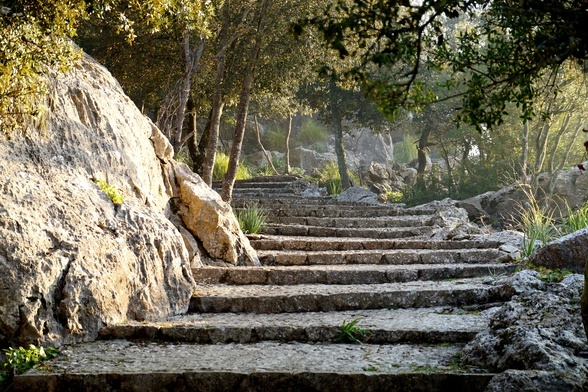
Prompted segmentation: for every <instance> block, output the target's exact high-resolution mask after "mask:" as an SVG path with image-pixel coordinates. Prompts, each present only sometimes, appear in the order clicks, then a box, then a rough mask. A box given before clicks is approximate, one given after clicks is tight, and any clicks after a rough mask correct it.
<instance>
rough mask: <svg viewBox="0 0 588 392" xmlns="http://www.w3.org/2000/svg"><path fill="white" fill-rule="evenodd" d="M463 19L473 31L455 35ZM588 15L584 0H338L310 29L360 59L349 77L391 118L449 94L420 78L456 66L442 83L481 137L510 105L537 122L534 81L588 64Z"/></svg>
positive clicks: (346, 54) (461, 116)
mask: <svg viewBox="0 0 588 392" xmlns="http://www.w3.org/2000/svg"><path fill="white" fill-rule="evenodd" d="M459 17H462V18H464V19H465V20H466V22H467V23H468V25H467V27H466V28H465V29H463V30H462V31H460V32H458V33H457V35H455V36H448V35H447V31H446V25H447V24H448V23H447V22H448V21H455V20H456V19H457V18H459ZM585 17H586V12H585V4H584V1H583V0H547V1H545V0H525V1H520V2H512V1H510V0H493V1H491V0H467V1H458V0H450V1H437V0H424V1H422V2H394V3H393V4H390V2H388V1H384V0H353V1H347V0H338V1H335V2H333V3H332V4H330V5H329V6H328V7H327V8H326V10H325V12H324V14H323V15H321V16H318V17H315V18H311V19H309V20H306V21H305V23H306V24H313V25H315V26H317V27H318V29H319V30H320V31H322V32H323V34H324V36H325V39H326V41H327V42H328V44H329V45H330V46H331V47H332V48H333V49H335V50H336V51H337V52H338V53H339V55H340V56H341V57H342V58H347V57H356V58H358V59H359V61H358V62H357V63H356V64H358V65H356V66H354V67H351V68H350V69H349V70H348V72H349V74H350V75H352V76H354V77H355V78H357V79H359V80H361V81H362V82H363V83H364V84H365V85H366V86H367V87H368V93H369V94H370V96H371V97H372V98H374V99H375V100H376V102H377V103H378V104H379V107H380V108H381V109H382V110H384V111H385V112H386V113H387V114H388V115H390V116H395V115H396V114H397V113H398V110H399V108H400V107H408V108H418V107H420V106H421V105H423V104H427V103H430V102H433V101H436V100H439V99H444V98H445V97H447V95H446V96H445V97H441V96H437V95H436V94H434V93H433V91H432V89H431V87H430V86H427V84H426V83H425V82H424V81H423V79H422V78H421V77H420V76H421V72H422V71H423V70H427V69H428V70H434V69H449V70H450V71H451V74H452V76H451V77H449V78H448V79H447V80H446V81H445V82H444V83H443V86H444V87H445V88H446V89H447V90H448V92H449V91H450V94H452V95H453V96H456V97H461V108H460V109H459V114H458V119H460V120H462V121H465V122H467V123H471V124H474V125H475V126H476V127H477V128H478V130H480V131H482V130H484V129H486V128H488V127H492V126H494V125H497V124H500V123H501V122H502V119H503V117H504V115H505V114H506V106H507V103H509V102H512V103H515V104H516V106H517V108H519V109H520V110H521V111H522V117H523V118H525V119H529V118H531V117H533V115H534V114H535V110H534V105H533V104H532V101H533V99H534V97H535V96H536V95H537V94H539V93H540V89H536V88H535V86H534V82H535V81H536V80H538V79H539V78H540V76H541V75H542V74H543V72H544V70H550V71H552V70H557V68H558V67H559V66H560V65H561V64H562V63H563V62H565V61H566V60H567V59H579V60H584V59H586V57H587V54H588V32H587V30H586V29H585V28H584V26H585ZM305 23H303V24H302V26H303V25H304V24H305ZM296 27H297V30H298V31H300V30H301V26H296ZM458 46H459V48H458ZM375 71H377V72H375ZM450 96H451V95H450Z"/></svg>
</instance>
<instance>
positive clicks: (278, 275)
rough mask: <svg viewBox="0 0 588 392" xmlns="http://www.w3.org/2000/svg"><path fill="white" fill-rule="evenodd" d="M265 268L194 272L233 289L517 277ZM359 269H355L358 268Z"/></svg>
mask: <svg viewBox="0 0 588 392" xmlns="http://www.w3.org/2000/svg"><path fill="white" fill-rule="evenodd" d="M332 266H333V265H331V266H326V265H314V266H263V267H208V266H207V267H201V268H194V269H192V276H193V277H194V280H195V281H196V282H197V283H200V284H231V285H252V284H255V285H294V284H311V283H314V284H343V285H349V284H359V283H363V284H374V283H375V284H379V283H400V282H412V281H416V280H422V281H426V280H442V279H457V278H473V277H481V276H489V277H492V276H494V277H496V276H502V275H506V274H511V273H514V272H515V270H516V268H517V266H516V265H515V264H504V263H501V264H498V263H492V264H411V265H408V266H401V265H382V264H363V265H357V266H359V267H365V268H357V269H349V270H346V269H345V267H346V265H334V266H335V267H341V268H337V269H334V268H331V269H329V268H328V267H332ZM357 266H356V267H357Z"/></svg>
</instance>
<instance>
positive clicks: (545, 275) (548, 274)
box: [524, 263, 574, 283]
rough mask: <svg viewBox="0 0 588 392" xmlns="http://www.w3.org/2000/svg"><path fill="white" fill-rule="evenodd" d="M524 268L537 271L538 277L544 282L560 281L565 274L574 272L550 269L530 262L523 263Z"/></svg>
mask: <svg viewBox="0 0 588 392" xmlns="http://www.w3.org/2000/svg"><path fill="white" fill-rule="evenodd" d="M524 268H526V269H530V270H533V271H537V272H539V279H541V280H542V281H544V282H555V283H557V282H561V281H562V280H563V279H564V278H565V277H566V276H567V275H570V274H573V273H574V272H573V271H570V270H566V269H559V268H556V269H550V268H547V267H543V266H538V265H534V264H531V263H525V264H524Z"/></svg>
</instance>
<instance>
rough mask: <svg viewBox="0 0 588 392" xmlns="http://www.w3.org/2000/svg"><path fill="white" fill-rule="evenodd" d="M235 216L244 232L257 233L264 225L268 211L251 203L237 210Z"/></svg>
mask: <svg viewBox="0 0 588 392" xmlns="http://www.w3.org/2000/svg"><path fill="white" fill-rule="evenodd" d="M235 216H236V217H237V221H239V226H240V227H241V230H242V231H243V232H244V233H248V234H257V233H259V232H260V231H261V230H263V228H264V227H265V225H266V220H267V216H268V212H267V210H266V209H265V208H263V207H262V206H259V205H257V204H251V205H248V206H245V207H244V208H242V209H240V210H237V211H236V212H235Z"/></svg>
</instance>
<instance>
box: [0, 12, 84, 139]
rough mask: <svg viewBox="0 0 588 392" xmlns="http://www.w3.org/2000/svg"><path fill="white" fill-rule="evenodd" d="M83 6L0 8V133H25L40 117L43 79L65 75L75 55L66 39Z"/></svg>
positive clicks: (44, 95)
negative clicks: (52, 73)
mask: <svg viewBox="0 0 588 392" xmlns="http://www.w3.org/2000/svg"><path fill="white" fill-rule="evenodd" d="M83 15H85V5H84V2H83V1H71V2H69V1H63V0H58V1H51V2H39V1H35V0H23V1H18V2H15V1H10V2H8V3H6V2H3V4H2V7H1V8H0V132H2V133H7V134H11V133H12V132H13V131H26V129H27V127H28V126H30V125H32V124H34V122H35V120H36V119H38V118H39V116H41V115H42V114H43V111H44V104H45V100H46V98H47V94H48V92H49V85H48V79H47V76H48V75H49V74H50V73H51V72H58V71H66V70H68V69H69V68H70V67H71V65H72V63H73V61H74V60H76V59H77V58H78V57H79V51H78V50H76V49H75V48H74V46H73V45H72V43H71V42H70V41H69V40H68V37H71V36H72V35H73V34H74V33H75V23H76V21H77V20H78V19H79V18H80V17H82V16H83Z"/></svg>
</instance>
